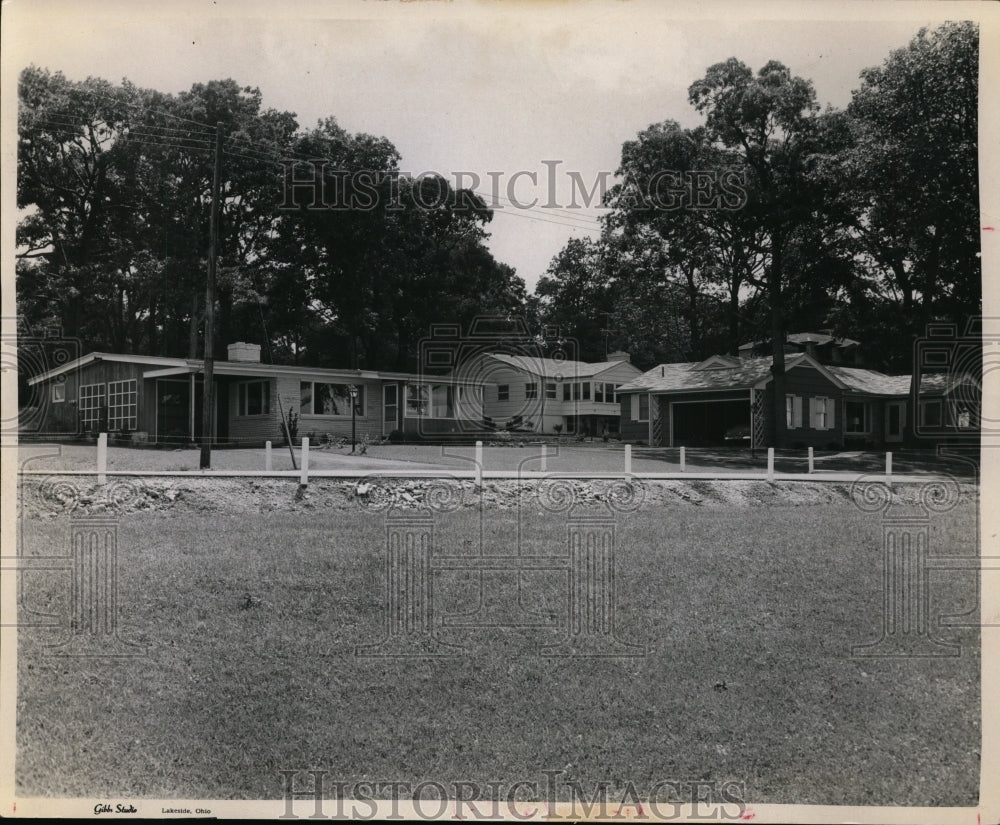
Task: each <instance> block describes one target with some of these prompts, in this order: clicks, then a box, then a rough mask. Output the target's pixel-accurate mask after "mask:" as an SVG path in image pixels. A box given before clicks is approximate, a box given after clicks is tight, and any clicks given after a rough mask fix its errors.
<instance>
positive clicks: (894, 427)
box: [885, 401, 906, 444]
mask: <svg viewBox="0 0 1000 825" xmlns="http://www.w3.org/2000/svg"><path fill="white" fill-rule="evenodd" d="M905 423H906V402H905V401H889V402H887V403H886V405H885V441H886V443H887V444H898V443H899V442H900V441H902V440H903V426H904V425H905Z"/></svg>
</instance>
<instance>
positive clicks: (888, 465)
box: [885, 453, 892, 483]
mask: <svg viewBox="0 0 1000 825" xmlns="http://www.w3.org/2000/svg"><path fill="white" fill-rule="evenodd" d="M885 478H886V481H888V482H890V483H892V453H886V454H885Z"/></svg>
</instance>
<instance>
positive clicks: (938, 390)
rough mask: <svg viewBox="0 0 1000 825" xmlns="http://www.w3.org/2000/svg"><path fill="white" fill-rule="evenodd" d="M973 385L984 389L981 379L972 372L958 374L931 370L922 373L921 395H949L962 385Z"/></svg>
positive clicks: (978, 388)
mask: <svg viewBox="0 0 1000 825" xmlns="http://www.w3.org/2000/svg"><path fill="white" fill-rule="evenodd" d="M970 385H971V386H972V387H975V388H976V389H977V390H980V391H981V390H982V385H981V383H980V381H979V380H978V379H977V378H976V377H975V376H974V375H971V374H960V375H956V374H955V373H952V372H931V373H922V374H921V375H920V394H921V395H948V394H949V393H951V392H952V391H953V390H955V389H956V388H958V387H960V386H970Z"/></svg>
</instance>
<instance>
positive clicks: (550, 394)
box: [545, 383, 556, 399]
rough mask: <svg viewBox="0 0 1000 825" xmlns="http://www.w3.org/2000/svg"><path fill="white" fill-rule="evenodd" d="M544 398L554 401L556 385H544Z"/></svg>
mask: <svg viewBox="0 0 1000 825" xmlns="http://www.w3.org/2000/svg"><path fill="white" fill-rule="evenodd" d="M545 397H546V398H552V399H555V397H556V385H555V384H552V383H546V384H545Z"/></svg>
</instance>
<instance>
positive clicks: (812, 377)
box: [771, 366, 844, 448]
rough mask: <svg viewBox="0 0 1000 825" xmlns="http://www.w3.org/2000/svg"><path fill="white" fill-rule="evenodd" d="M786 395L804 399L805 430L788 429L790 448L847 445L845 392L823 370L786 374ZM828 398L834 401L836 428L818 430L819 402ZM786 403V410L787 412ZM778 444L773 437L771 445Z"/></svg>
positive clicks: (801, 369)
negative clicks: (816, 405) (845, 437)
mask: <svg viewBox="0 0 1000 825" xmlns="http://www.w3.org/2000/svg"><path fill="white" fill-rule="evenodd" d="M785 395H797V396H799V397H800V398H801V399H802V426H801V427H787V428H786V431H785V438H786V441H787V444H786V446H788V447H818V448H825V447H829V446H833V445H836V446H840V445H843V443H844V415H843V413H844V404H843V400H842V399H843V392H842V391H841V390H840V389H838V387H837V386H836V384H834V383H833V382H832V381H830V380H829V379H828V378H826V377H825V376H824V375H823V374H822V373H821V372H819V370H817V369H815V368H813V367H810V366H801V367H795V368H794V369H791V370H789V371H788V372H786V373H785ZM820 397H825V398H829V399H832V400H833V403H834V405H835V406H834V410H835V412H834V415H833V427H830V428H829V429H824V430H818V429H816V426H815V425H816V422H815V415H814V413H815V410H816V407H815V403H816V399H818V398H820ZM784 403H785V402H784V401H782V410H784ZM773 443H774V439H773V436H772V438H771V444H773Z"/></svg>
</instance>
